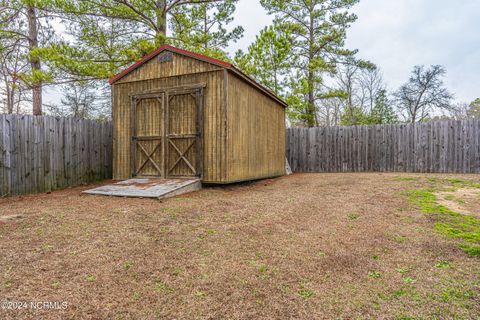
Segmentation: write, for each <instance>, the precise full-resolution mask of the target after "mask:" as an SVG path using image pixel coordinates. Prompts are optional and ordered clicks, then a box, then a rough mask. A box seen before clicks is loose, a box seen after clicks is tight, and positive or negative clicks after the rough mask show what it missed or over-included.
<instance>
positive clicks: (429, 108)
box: [394, 65, 453, 123]
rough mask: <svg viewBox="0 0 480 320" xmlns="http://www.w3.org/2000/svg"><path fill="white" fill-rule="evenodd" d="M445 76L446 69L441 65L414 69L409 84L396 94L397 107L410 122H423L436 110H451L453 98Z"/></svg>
mask: <svg viewBox="0 0 480 320" xmlns="http://www.w3.org/2000/svg"><path fill="white" fill-rule="evenodd" d="M445 74H446V71H445V69H444V68H443V67H442V66H439V65H435V66H431V67H430V68H426V67H425V66H415V67H414V69H413V72H412V74H411V76H410V79H409V80H408V82H407V83H405V84H404V85H402V86H401V87H400V89H398V91H397V92H395V94H394V96H395V98H396V103H397V107H398V109H399V110H400V111H401V112H403V113H404V115H405V118H406V119H407V121H408V122H411V123H415V122H417V121H423V120H426V119H427V118H428V117H430V116H432V113H433V112H435V111H436V110H441V109H443V110H446V109H449V108H450V106H451V101H452V99H453V96H452V94H450V93H449V92H448V90H447V89H446V88H445V87H444V84H443V80H442V77H443V76H445Z"/></svg>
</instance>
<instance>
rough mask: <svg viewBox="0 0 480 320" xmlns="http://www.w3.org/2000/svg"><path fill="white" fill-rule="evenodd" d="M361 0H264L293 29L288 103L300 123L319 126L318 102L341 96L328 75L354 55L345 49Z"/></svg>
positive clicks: (283, 23) (280, 20) (270, 11)
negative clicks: (328, 81)
mask: <svg viewBox="0 0 480 320" xmlns="http://www.w3.org/2000/svg"><path fill="white" fill-rule="evenodd" d="M358 1H359V0H309V1H303V0H261V4H262V5H263V6H264V7H265V8H266V9H267V10H268V12H269V13H270V14H274V15H275V19H276V21H277V23H278V24H280V25H283V26H284V27H285V28H288V29H289V30H291V32H292V37H293V44H292V68H293V69H295V72H294V75H295V78H293V79H292V80H291V83H292V84H293V85H294V86H293V87H292V88H291V96H290V97H289V98H288V102H289V103H290V104H291V106H292V107H293V108H295V110H294V111H293V112H292V115H293V116H296V117H297V119H296V120H298V121H299V122H301V123H303V124H305V125H307V126H314V125H317V124H318V123H319V122H318V119H317V104H318V102H319V101H320V100H322V99H327V98H331V97H335V96H338V93H339V92H338V91H332V90H329V89H328V88H327V87H326V86H325V83H324V75H325V74H334V73H335V72H336V67H337V64H339V63H341V62H342V61H344V60H345V59H347V58H349V57H353V56H354V54H355V53H356V51H355V50H348V49H345V47H344V45H345V39H346V30H347V28H348V27H349V26H350V24H351V23H353V22H354V21H355V20H356V19H357V17H356V16H355V15H354V14H351V13H349V12H348V9H350V8H351V7H352V6H353V5H354V4H356V3H357V2H358Z"/></svg>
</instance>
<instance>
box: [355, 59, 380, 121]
mask: <svg viewBox="0 0 480 320" xmlns="http://www.w3.org/2000/svg"><path fill="white" fill-rule="evenodd" d="M358 87H359V89H358V93H357V100H358V101H359V104H360V105H361V106H363V107H364V108H365V109H368V111H369V112H371V111H372V109H373V107H374V105H375V99H376V97H377V96H378V94H379V93H380V92H381V91H382V90H385V89H386V85H385V82H384V80H383V75H382V72H381V71H380V69H379V68H373V69H372V68H369V69H362V70H361V71H360V75H359V76H358Z"/></svg>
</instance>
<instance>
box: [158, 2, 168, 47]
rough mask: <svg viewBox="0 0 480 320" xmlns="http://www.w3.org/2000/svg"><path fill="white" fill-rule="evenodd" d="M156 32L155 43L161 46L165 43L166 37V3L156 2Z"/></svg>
mask: <svg viewBox="0 0 480 320" xmlns="http://www.w3.org/2000/svg"><path fill="white" fill-rule="evenodd" d="M156 14H157V30H156V39H155V40H156V41H157V42H158V44H159V45H160V44H163V43H164V42H165V37H166V35H167V1H166V0H159V1H158V2H157V12H156Z"/></svg>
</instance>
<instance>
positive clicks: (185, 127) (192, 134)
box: [131, 85, 204, 178]
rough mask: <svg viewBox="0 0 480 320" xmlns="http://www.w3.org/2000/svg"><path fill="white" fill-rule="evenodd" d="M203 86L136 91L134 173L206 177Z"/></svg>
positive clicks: (134, 100) (133, 119) (133, 106)
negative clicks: (203, 133)
mask: <svg viewBox="0 0 480 320" xmlns="http://www.w3.org/2000/svg"><path fill="white" fill-rule="evenodd" d="M203 88H204V86H203V85H197V86H189V87H177V88H170V89H167V90H151V91H147V92H142V93H138V94H134V95H132V97H131V99H132V132H133V133H132V134H133V135H132V145H131V157H132V161H131V162H132V176H133V177H162V178H175V177H202V163H203V161H202V158H203V156H202V125H203V117H202V116H203Z"/></svg>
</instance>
